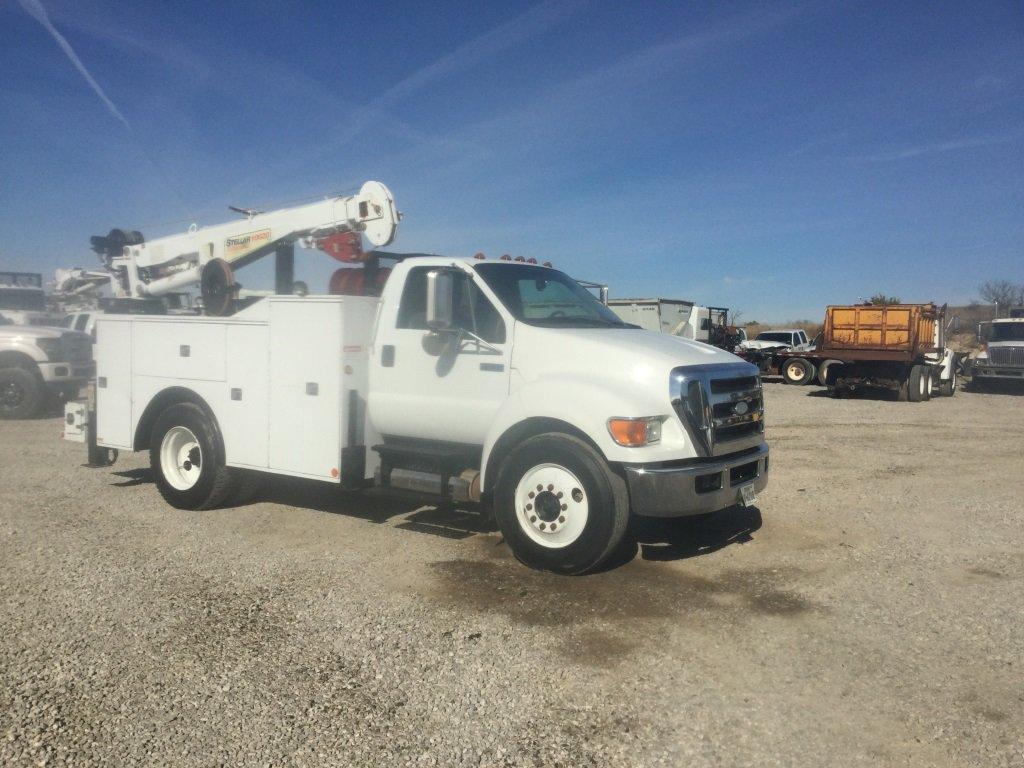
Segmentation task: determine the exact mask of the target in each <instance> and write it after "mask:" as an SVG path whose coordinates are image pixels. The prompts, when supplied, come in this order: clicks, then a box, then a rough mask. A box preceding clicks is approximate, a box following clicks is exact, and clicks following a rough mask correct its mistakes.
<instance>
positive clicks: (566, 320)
mask: <svg viewBox="0 0 1024 768" xmlns="http://www.w3.org/2000/svg"><path fill="white" fill-rule="evenodd" d="M533 322H535V323H551V324H552V325H577V324H579V325H591V326H598V327H600V328H628V327H629V326H628V325H627V324H626V323H623V322H613V321H611V320H605V319H604V318H601V317H569V316H562V315H559V316H557V317H538V318H534V320H533Z"/></svg>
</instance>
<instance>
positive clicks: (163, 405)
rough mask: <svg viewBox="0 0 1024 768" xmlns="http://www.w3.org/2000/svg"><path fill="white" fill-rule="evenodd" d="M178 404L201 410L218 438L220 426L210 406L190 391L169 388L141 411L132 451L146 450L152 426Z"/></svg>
mask: <svg viewBox="0 0 1024 768" xmlns="http://www.w3.org/2000/svg"><path fill="white" fill-rule="evenodd" d="M179 403H194V404H195V405H198V406H199V407H200V408H202V409H203V411H205V413H206V415H207V416H209V417H210V420H211V421H212V422H213V425H214V429H216V430H217V437H218V438H220V426H219V425H218V424H217V419H216V417H215V416H214V415H213V411H212V410H211V409H210V406H209V405H207V404H206V401H205V400H203V398H201V397H200V396H199V395H197V394H196V393H195V392H193V391H192V390H191V389H186V388H185V387H169V388H168V389H165V390H163V391H161V392H160V393H159V394H157V396H156V397H154V398H153V399H152V400H150V401H149V405H147V406H146V410H145V411H143V413H142V418H140V419H139V423H138V426H136V427H135V439H134V440H133V441H132V449H133V450H136V451H140V450H143V449H145V448H148V447H149V443H150V440H151V439H152V435H151V433H152V431H153V425H154V424H155V423H156V420H157V419H158V418H160V414H161V413H163V412H164V411H165V410H166V409H168V408H170V407H171V406H172V405H178V404H179Z"/></svg>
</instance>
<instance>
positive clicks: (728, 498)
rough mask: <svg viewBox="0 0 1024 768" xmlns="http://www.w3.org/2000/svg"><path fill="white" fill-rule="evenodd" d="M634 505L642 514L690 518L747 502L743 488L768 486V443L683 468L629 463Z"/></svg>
mask: <svg viewBox="0 0 1024 768" xmlns="http://www.w3.org/2000/svg"><path fill="white" fill-rule="evenodd" d="M623 468H624V469H625V470H626V483H627V485H628V486H629V502H630V508H631V509H632V511H633V512H635V513H636V514H638V515H648V516H651V517H686V516H689V515H702V514H705V513H707V512H717V511H718V510H720V509H726V508H727V507H731V506H733V505H735V504H739V503H741V502H742V501H743V497H742V496H741V492H740V489H741V488H742V487H743V486H745V485H750V484H753V486H754V490H755V491H758V492H760V491H761V490H762V489H764V487H765V486H766V485H768V446H767V445H766V444H765V443H762V444H761V445H760V446H759V447H758V448H757V449H756V450H753V451H748V452H746V453H743V454H741V455H739V456H728V457H725V458H723V459H720V460H714V461H706V460H704V461H699V462H695V463H693V464H688V465H686V466H683V467H669V468H665V467H660V466H659V467H649V466H645V465H632V466H630V465H628V464H627V465H625V466H624V467H623Z"/></svg>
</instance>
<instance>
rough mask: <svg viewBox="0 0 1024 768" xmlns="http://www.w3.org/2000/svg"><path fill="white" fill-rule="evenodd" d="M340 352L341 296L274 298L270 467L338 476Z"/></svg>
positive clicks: (291, 472)
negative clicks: (330, 297) (339, 297)
mask: <svg viewBox="0 0 1024 768" xmlns="http://www.w3.org/2000/svg"><path fill="white" fill-rule="evenodd" d="M341 356H342V303H341V301H340V300H337V299H319V298H316V299H314V298H310V297H305V298H292V297H287V298H285V297H280V298H278V297H274V298H272V299H271V301H270V391H269V395H270V396H269V405H270V413H269V415H270V418H269V433H270V444H269V455H268V459H269V469H271V470H274V471H278V472H282V473H285V474H289V475H300V476H303V477H312V478H321V479H326V480H337V479H338V473H339V463H340V460H341V430H340V425H341V419H342V418H343V415H344V414H343V408H344V406H343V399H342V398H341V396H340V394H341V393H340V386H341V382H340V378H341V365H342V363H341Z"/></svg>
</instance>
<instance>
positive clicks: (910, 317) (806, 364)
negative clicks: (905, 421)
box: [771, 304, 958, 402]
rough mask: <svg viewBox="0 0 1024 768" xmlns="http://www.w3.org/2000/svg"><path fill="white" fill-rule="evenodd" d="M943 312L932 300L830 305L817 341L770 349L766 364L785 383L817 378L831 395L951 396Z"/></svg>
mask: <svg viewBox="0 0 1024 768" xmlns="http://www.w3.org/2000/svg"><path fill="white" fill-rule="evenodd" d="M945 316H946V307H945V306H942V307H938V306H936V305H935V304H890V305H887V306H869V305H853V306H830V307H828V308H827V309H826V311H825V330H824V331H823V333H822V338H821V344H820V345H819V346H817V347H816V348H815V349H813V350H810V351H806V352H800V351H779V352H774V353H773V354H772V360H771V365H773V366H776V367H778V369H779V373H780V374H781V376H782V380H783V382H785V383H786V384H810V383H811V382H812V381H814V380H815V379H817V380H818V382H819V383H821V384H822V385H823V386H825V387H827V388H828V390H829V394H831V395H833V396H843V395H846V394H849V393H850V392H852V391H854V390H858V389H868V388H886V389H893V390H895V391H896V393H897V397H898V399H899V400H909V401H911V402H921V401H925V400H929V399H931V397H932V395H934V394H938V395H944V396H952V395H953V393H954V392H955V391H956V368H957V358H956V355H955V354H954V353H953V351H952V350H950V349H948V348H947V347H946V346H945V337H946V328H947V325H946V322H945ZM957 320H958V318H953V323H954V324H956V321H957Z"/></svg>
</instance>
